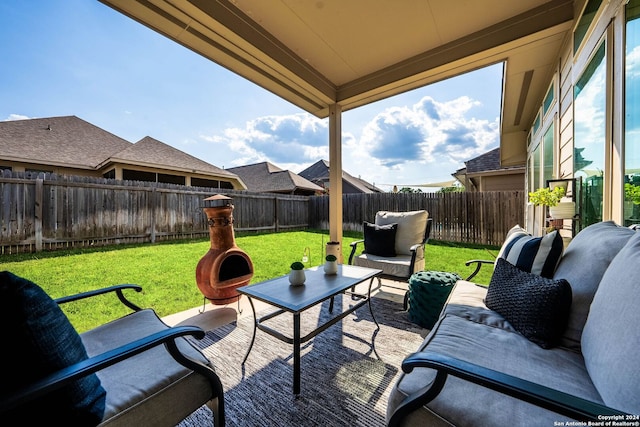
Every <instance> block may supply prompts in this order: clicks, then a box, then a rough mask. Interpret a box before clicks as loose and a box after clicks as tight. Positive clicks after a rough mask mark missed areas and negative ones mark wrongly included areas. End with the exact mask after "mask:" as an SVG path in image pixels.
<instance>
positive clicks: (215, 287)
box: [196, 194, 253, 305]
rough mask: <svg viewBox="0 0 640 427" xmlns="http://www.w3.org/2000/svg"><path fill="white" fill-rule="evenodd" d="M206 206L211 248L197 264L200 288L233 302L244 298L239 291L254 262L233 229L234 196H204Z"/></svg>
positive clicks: (217, 299) (213, 297)
mask: <svg viewBox="0 0 640 427" xmlns="http://www.w3.org/2000/svg"><path fill="white" fill-rule="evenodd" d="M203 209H204V212H205V214H206V215H207V223H208V224H209V238H210V240H211V248H210V249H209V251H208V252H207V253H206V254H205V255H204V256H203V257H202V258H201V259H200V262H198V265H197V267H196V282H197V283H198V288H199V289H200V292H202V293H203V294H204V296H205V298H207V299H208V300H209V301H211V303H212V304H218V305H223V304H229V303H232V302H236V301H238V300H239V299H240V294H239V293H238V292H237V291H236V289H237V288H239V287H240V286H245V285H248V284H249V281H250V280H251V278H252V277H253V263H252V262H251V258H249V255H247V254H246V252H244V251H243V250H242V249H240V248H239V247H238V246H236V239H235V236H234V232H233V214H232V212H233V205H232V204H231V198H229V197H227V196H223V195H221V194H217V195H215V196H211V197H208V198H206V199H204V204H203Z"/></svg>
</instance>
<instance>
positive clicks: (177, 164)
mask: <svg viewBox="0 0 640 427" xmlns="http://www.w3.org/2000/svg"><path fill="white" fill-rule="evenodd" d="M109 160H110V161H112V162H121V163H130V164H135V165H148V166H152V167H156V168H157V167H165V168H167V169H179V170H186V171H188V172H194V173H195V172H205V173H213V174H216V175H224V176H233V177H235V174H233V173H231V172H228V171H226V170H224V169H220V168H218V167H216V166H213V165H211V164H209V163H207V162H205V161H203V160H200V159H198V158H197V157H193V156H192V155H190V154H187V153H185V152H184V151H180V150H178V149H177V148H174V147H172V146H170V145H167V144H165V143H164V142H161V141H158V140H157V139H154V138H152V137H150V136H145V137H144V138H142V139H141V140H140V141H138V142H136V143H135V144H131V145H130V146H129V147H127V148H125V149H124V150H122V151H120V152H118V153H116V154H114V155H113V156H111V158H110V159H109Z"/></svg>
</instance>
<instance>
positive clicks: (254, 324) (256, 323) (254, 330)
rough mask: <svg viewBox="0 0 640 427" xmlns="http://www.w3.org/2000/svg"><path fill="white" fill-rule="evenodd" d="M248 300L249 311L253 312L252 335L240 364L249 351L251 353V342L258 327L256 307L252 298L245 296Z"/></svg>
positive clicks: (245, 359) (254, 338) (245, 358)
mask: <svg viewBox="0 0 640 427" xmlns="http://www.w3.org/2000/svg"><path fill="white" fill-rule="evenodd" d="M247 299H248V300H249V304H251V311H252V313H253V335H252V336H251V344H249V349H247V354H245V355H244V359H242V364H243V365H244V362H246V361H247V357H249V353H251V349H252V348H253V343H254V342H255V341H256V329H257V328H258V318H257V317H256V309H255V307H254V306H253V300H252V299H251V297H247Z"/></svg>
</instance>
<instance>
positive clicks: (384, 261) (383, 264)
mask: <svg viewBox="0 0 640 427" xmlns="http://www.w3.org/2000/svg"><path fill="white" fill-rule="evenodd" d="M353 265H357V266H360V267H368V268H379V269H380V270H382V273H383V274H386V275H388V276H395V277H406V278H407V279H408V278H409V277H410V276H411V274H412V273H413V272H412V271H410V266H411V256H409V255H396V256H394V257H392V258H386V257H381V256H378V255H371V254H362V255H359V256H357V257H354V258H353ZM422 269H424V258H423V259H416V265H415V270H416V271H420V270H422Z"/></svg>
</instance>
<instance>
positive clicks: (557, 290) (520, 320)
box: [485, 258, 571, 348]
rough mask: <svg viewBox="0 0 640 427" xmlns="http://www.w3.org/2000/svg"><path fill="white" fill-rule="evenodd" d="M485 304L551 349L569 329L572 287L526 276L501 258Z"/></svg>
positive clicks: (531, 338)
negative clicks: (566, 329)
mask: <svg viewBox="0 0 640 427" xmlns="http://www.w3.org/2000/svg"><path fill="white" fill-rule="evenodd" d="M485 302H486V304H487V307H488V308H490V309H491V310H495V311H496V312H498V313H500V314H501V315H503V316H504V318H505V319H507V320H508V321H509V323H511V324H512V325H513V327H514V328H515V329H516V331H518V332H520V333H521V334H522V335H524V336H525V337H527V338H528V339H529V340H531V341H532V342H534V343H536V344H538V345H539V346H540V347H542V348H551V347H553V346H555V345H556V344H558V342H559V341H560V338H561V337H562V334H563V332H564V330H565V328H566V326H567V318H568V317H569V309H570V308H571V286H570V285H569V282H567V281H566V280H564V279H560V280H553V279H547V278H546V277H542V276H538V275H537V274H531V273H527V272H525V271H522V270H520V269H519V268H518V267H516V266H513V265H511V264H510V263H509V262H507V261H505V260H504V259H502V258H498V261H497V265H496V268H495V270H494V271H493V276H492V277H491V282H490V283H489V289H488V290H487V297H486V300H485Z"/></svg>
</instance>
